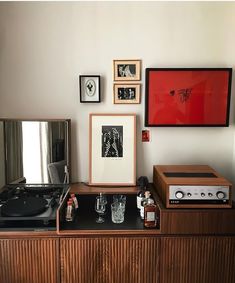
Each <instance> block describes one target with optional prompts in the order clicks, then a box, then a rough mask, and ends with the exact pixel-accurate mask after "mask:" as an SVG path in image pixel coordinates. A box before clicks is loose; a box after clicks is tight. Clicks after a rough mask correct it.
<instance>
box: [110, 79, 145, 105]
mask: <svg viewBox="0 0 235 283" xmlns="http://www.w3.org/2000/svg"><path fill="white" fill-rule="evenodd" d="M113 103H114V104H139V103H140V84H126V83H117V84H113Z"/></svg>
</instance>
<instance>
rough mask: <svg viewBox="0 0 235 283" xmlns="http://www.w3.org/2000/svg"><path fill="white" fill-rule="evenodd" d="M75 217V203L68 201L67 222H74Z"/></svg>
mask: <svg viewBox="0 0 235 283" xmlns="http://www.w3.org/2000/svg"><path fill="white" fill-rule="evenodd" d="M73 216H74V208H73V201H71V200H69V201H67V208H66V215H65V220H66V221H67V222H72V221H73Z"/></svg>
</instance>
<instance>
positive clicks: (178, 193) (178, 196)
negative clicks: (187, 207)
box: [175, 191, 184, 199]
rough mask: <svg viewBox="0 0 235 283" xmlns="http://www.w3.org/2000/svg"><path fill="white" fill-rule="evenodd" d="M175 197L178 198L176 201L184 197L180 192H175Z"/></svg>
mask: <svg viewBox="0 0 235 283" xmlns="http://www.w3.org/2000/svg"><path fill="white" fill-rule="evenodd" d="M175 197H176V198H178V199H181V198H183V197H184V193H183V192H181V191H177V192H176V193H175Z"/></svg>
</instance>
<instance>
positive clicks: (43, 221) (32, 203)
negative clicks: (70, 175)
mask: <svg viewBox="0 0 235 283" xmlns="http://www.w3.org/2000/svg"><path fill="white" fill-rule="evenodd" d="M68 189H69V186H68V185H67V184H60V185H53V184H47V185H46V184H44V185H38V184H35V185H34V184H17V185H7V186H5V187H4V189H3V191H2V192H1V193H0V230H55V229H56V211H57V208H58V206H59V205H60V203H61V200H62V197H63V196H64V194H65V193H66V192H67V190H68Z"/></svg>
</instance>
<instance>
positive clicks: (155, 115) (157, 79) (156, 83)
mask: <svg viewBox="0 0 235 283" xmlns="http://www.w3.org/2000/svg"><path fill="white" fill-rule="evenodd" d="M231 80H232V69H231V68H170V69H165V68H149V69H146V94H145V95H146V97H145V103H146V104H145V126H148V127H156V126H164V127H165V126H171V127H172V126H173V127H174V126H185V127H189V126H190V127H193V126H196V127H198V126H211V127H226V126H229V108H230V95H231Z"/></svg>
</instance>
